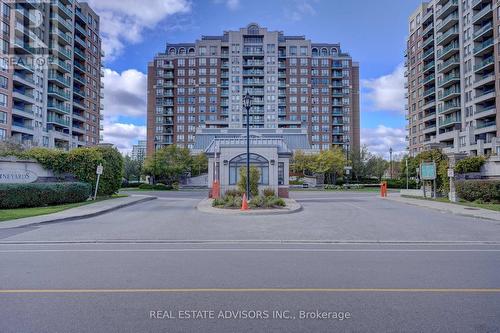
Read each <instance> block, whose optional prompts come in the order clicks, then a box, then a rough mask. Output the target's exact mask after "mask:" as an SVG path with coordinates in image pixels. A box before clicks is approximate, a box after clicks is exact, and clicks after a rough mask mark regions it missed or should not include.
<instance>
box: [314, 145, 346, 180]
mask: <svg viewBox="0 0 500 333" xmlns="http://www.w3.org/2000/svg"><path fill="white" fill-rule="evenodd" d="M346 165H347V159H346V156H345V154H344V152H343V151H342V149H340V148H338V147H333V148H332V149H329V150H323V151H321V152H320V153H319V154H317V155H315V156H314V162H313V163H312V166H311V167H312V171H313V172H315V173H318V174H322V175H324V176H325V178H329V179H330V182H331V183H335V182H336V179H337V177H338V176H340V175H342V174H343V173H344V167H345V166H346Z"/></svg>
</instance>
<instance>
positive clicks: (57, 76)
mask: <svg viewBox="0 0 500 333" xmlns="http://www.w3.org/2000/svg"><path fill="white" fill-rule="evenodd" d="M49 80H53V81H56V82H57V83H60V84H62V85H63V86H65V87H68V88H69V86H70V80H69V78H66V77H65V76H64V75H60V74H57V72H56V71H53V70H51V71H49Z"/></svg>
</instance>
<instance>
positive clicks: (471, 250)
mask: <svg viewBox="0 0 500 333" xmlns="http://www.w3.org/2000/svg"><path fill="white" fill-rule="evenodd" d="M44 252H500V249H293V248H292V249H240V248H238V249H230V248H224V249H210V248H208V249H203V248H196V249H24V250H23V249H19V250H0V253H44Z"/></svg>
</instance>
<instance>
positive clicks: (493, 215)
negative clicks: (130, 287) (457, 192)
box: [387, 193, 500, 221]
mask: <svg viewBox="0 0 500 333" xmlns="http://www.w3.org/2000/svg"><path fill="white" fill-rule="evenodd" d="M387 200H391V201H397V202H401V203H406V204H409V205H413V206H419V207H424V208H430V209H434V210H438V211H441V212H446V213H452V214H456V215H461V216H468V217H475V218H481V219H487V220H492V221H500V212H496V211H493V210H489V209H482V208H475V207H467V206H463V205H459V204H453V203H446V202H439V201H432V200H422V199H413V198H406V197H402V196H401V195H400V194H399V193H397V194H396V193H390V194H389V196H388V197H387Z"/></svg>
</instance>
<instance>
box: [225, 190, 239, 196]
mask: <svg viewBox="0 0 500 333" xmlns="http://www.w3.org/2000/svg"><path fill="white" fill-rule="evenodd" d="M224 196H229V197H242V196H243V192H241V191H240V190H238V189H234V190H227V191H226V193H224Z"/></svg>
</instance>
